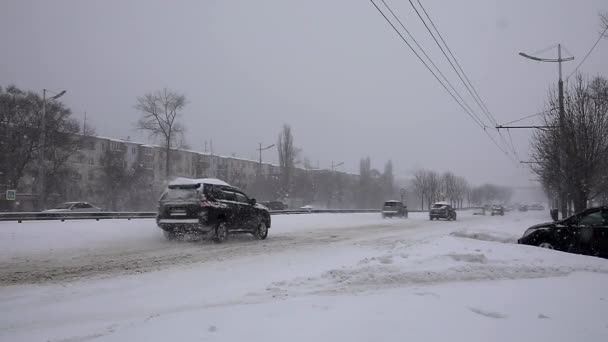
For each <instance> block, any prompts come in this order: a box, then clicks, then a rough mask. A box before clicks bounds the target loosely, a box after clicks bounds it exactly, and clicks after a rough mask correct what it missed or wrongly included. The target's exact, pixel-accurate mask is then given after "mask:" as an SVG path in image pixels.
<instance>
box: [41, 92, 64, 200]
mask: <svg viewBox="0 0 608 342" xmlns="http://www.w3.org/2000/svg"><path fill="white" fill-rule="evenodd" d="M47 91H48V90H47V89H42V115H41V122H40V147H39V149H40V151H39V153H38V206H39V207H40V209H44V199H45V197H46V196H45V192H44V190H45V188H44V171H45V167H44V166H45V165H44V152H45V151H44V149H45V148H46V92H47ZM65 93H66V91H65V90H62V91H61V92H59V93H58V94H56V95H55V96H53V97H51V98H50V100H56V99H58V98H60V97H61V96H63V95H64V94H65Z"/></svg>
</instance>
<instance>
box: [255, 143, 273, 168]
mask: <svg viewBox="0 0 608 342" xmlns="http://www.w3.org/2000/svg"><path fill="white" fill-rule="evenodd" d="M258 145H259V147H258V148H257V150H258V152H259V153H260V160H259V164H258V174H259V175H261V174H262V151H266V150H268V149H271V148H273V147H274V144H272V145H269V146H266V147H262V143H261V142H260V143H258Z"/></svg>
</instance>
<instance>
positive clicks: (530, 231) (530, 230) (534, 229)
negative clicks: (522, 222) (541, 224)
mask: <svg viewBox="0 0 608 342" xmlns="http://www.w3.org/2000/svg"><path fill="white" fill-rule="evenodd" d="M535 231H536V228H528V229H526V231H525V232H524V236H522V238H525V237H527V236H528V235H530V234H532V233H534V232H535Z"/></svg>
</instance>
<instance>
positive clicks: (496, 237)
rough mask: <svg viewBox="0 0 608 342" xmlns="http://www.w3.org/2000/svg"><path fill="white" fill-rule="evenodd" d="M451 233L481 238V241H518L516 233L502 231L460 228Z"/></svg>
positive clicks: (476, 238)
mask: <svg viewBox="0 0 608 342" xmlns="http://www.w3.org/2000/svg"><path fill="white" fill-rule="evenodd" d="M450 235H452V236H455V237H460V238H468V239H475V240H481V241H495V242H502V243H515V242H517V237H516V236H515V235H512V234H508V233H502V232H495V231H488V230H475V231H472V230H467V229H463V230H458V231H455V232H452V233H451V234H450Z"/></svg>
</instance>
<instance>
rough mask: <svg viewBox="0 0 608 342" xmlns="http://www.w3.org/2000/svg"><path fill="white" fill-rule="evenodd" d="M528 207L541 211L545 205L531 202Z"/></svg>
mask: <svg viewBox="0 0 608 342" xmlns="http://www.w3.org/2000/svg"><path fill="white" fill-rule="evenodd" d="M528 209H530V210H538V211H543V210H545V207H543V205H542V204H532V205H531V206H530V207H529V208H528Z"/></svg>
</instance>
